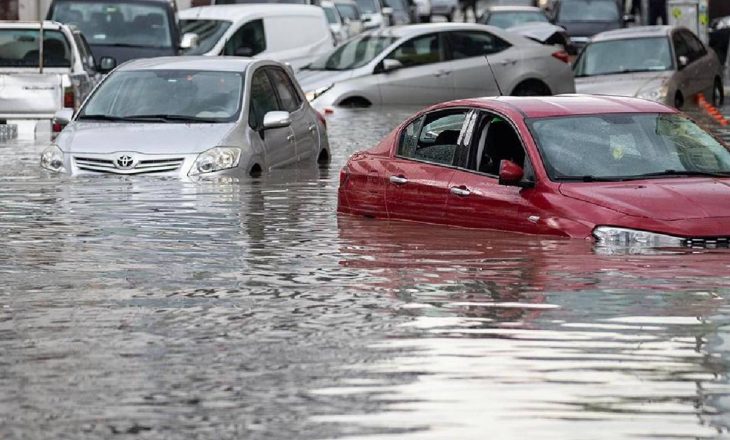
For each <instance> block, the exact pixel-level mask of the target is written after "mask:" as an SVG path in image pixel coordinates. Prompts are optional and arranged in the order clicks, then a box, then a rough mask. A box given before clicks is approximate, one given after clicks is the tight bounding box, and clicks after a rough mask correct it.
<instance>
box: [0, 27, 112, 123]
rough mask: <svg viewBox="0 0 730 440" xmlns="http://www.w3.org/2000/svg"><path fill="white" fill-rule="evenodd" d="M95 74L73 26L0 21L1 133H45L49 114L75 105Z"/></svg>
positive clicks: (94, 78)
mask: <svg viewBox="0 0 730 440" xmlns="http://www.w3.org/2000/svg"><path fill="white" fill-rule="evenodd" d="M96 75H97V67H96V63H95V61H94V57H93V56H92V55H91V52H90V49H89V47H88V45H87V44H86V40H85V39H84V36H83V35H82V34H81V33H80V32H79V31H78V30H77V29H74V28H72V27H69V26H65V25H63V24H60V23H55V22H50V21H45V22H2V23H1V24H0V84H2V90H0V96H1V97H2V99H0V127H3V128H0V132H5V133H18V134H19V135H20V137H30V136H33V135H34V133H35V132H36V128H37V129H39V130H41V131H48V132H50V121H51V119H52V118H53V115H54V114H55V113H56V112H57V111H58V110H60V109H61V108H69V109H72V110H73V109H75V108H78V106H79V105H80V104H81V103H82V102H83V100H84V99H85V98H86V96H87V95H88V94H89V92H91V89H92V88H93V86H94V85H95V84H96ZM41 121H42V124H43V125H44V127H40V126H38V123H39V122H41ZM18 128H20V129H18ZM6 136H7V135H6Z"/></svg>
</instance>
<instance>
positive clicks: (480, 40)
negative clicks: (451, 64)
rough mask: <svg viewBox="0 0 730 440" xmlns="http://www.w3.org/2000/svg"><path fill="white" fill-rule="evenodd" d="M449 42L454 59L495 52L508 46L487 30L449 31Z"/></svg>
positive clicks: (508, 45)
mask: <svg viewBox="0 0 730 440" xmlns="http://www.w3.org/2000/svg"><path fill="white" fill-rule="evenodd" d="M449 43H450V45H451V54H452V57H453V58H454V59H455V60H459V59H463V58H471V57H478V56H484V55H490V54H495V53H498V52H502V51H503V50H505V49H507V48H509V47H510V44H509V43H507V42H506V41H504V40H502V39H501V38H498V37H496V36H494V35H492V34H490V33H488V32H449Z"/></svg>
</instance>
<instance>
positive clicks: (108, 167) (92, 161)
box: [73, 156, 185, 174]
mask: <svg viewBox="0 0 730 440" xmlns="http://www.w3.org/2000/svg"><path fill="white" fill-rule="evenodd" d="M73 160H74V164H75V165H76V167H77V168H78V169H79V170H81V171H92V172H97V173H112V174H143V173H169V172H171V171H177V170H178V169H179V168H180V167H181V166H182V164H183V163H184V162H185V158H183V157H165V158H145V157H144V156H138V159H137V160H135V162H134V165H133V167H130V168H121V167H119V166H118V165H117V164H116V163H115V159H112V158H110V157H102V156H95V157H94V156H74V157H73Z"/></svg>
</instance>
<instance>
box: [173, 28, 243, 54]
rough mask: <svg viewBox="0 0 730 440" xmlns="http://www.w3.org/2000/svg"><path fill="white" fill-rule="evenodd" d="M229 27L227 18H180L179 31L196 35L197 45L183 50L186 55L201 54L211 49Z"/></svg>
mask: <svg viewBox="0 0 730 440" xmlns="http://www.w3.org/2000/svg"><path fill="white" fill-rule="evenodd" d="M229 27H231V22H230V21H227V20H180V31H181V32H182V33H183V34H186V33H188V32H191V33H193V34H197V35H198V38H199V40H198V45H197V46H195V47H193V48H190V49H188V50H186V51H185V54H186V55H201V54H204V53H206V52H208V51H210V50H211V49H213V46H215V44H216V43H217V42H218V41H219V40H220V39H221V37H222V36H223V34H225V33H226V31H227V30H228V28H229Z"/></svg>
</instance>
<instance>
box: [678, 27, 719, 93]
mask: <svg viewBox="0 0 730 440" xmlns="http://www.w3.org/2000/svg"><path fill="white" fill-rule="evenodd" d="M682 35H683V36H684V38H685V39H686V40H687V44H688V45H689V48H690V59H691V61H690V66H689V67H690V69H692V72H693V73H694V74H696V75H697V76H696V78H695V80H696V82H697V87H698V89H699V91H700V92H701V91H705V90H706V91H710V90H712V86H713V84H714V81H715V75H716V74H717V61H716V60H717V56H716V55H715V54H714V53H710V52H709V51H708V50H707V48H706V47H705V45H704V44H702V42H701V41H700V39H699V38H697V37H696V36H695V35H694V34H693V33H692V32H687V31H683V32H682Z"/></svg>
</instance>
